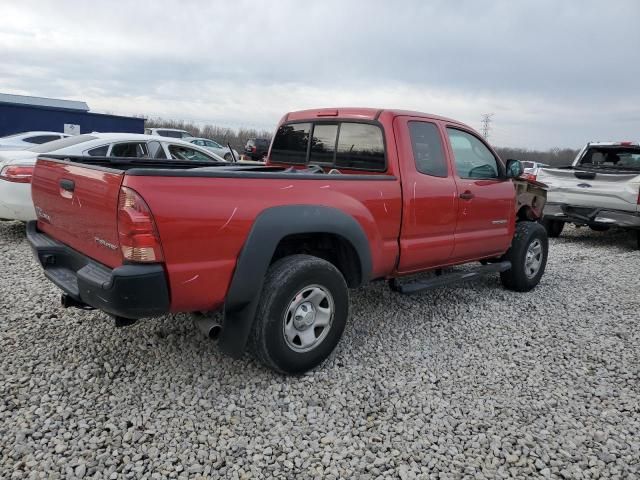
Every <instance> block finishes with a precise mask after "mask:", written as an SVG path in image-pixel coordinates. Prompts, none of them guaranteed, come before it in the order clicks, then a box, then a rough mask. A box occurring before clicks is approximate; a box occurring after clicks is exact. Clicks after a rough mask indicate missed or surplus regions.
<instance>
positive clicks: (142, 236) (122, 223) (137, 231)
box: [118, 187, 164, 262]
mask: <svg viewBox="0 0 640 480" xmlns="http://www.w3.org/2000/svg"><path fill="white" fill-rule="evenodd" d="M118 236H119V238H120V248H121V250H122V256H123V257H124V259H125V260H130V261H132V262H161V261H162V260H163V258H164V257H163V255H162V246H161V245H160V236H159V235H158V229H157V228H156V222H155V221H154V220H153V215H152V214H151V210H150V209H149V206H148V205H147V204H146V203H145V201H144V200H143V199H142V197H141V196H140V195H138V194H137V193H136V192H135V191H134V190H131V189H130V188H127V187H121V188H120V196H119V197H118Z"/></svg>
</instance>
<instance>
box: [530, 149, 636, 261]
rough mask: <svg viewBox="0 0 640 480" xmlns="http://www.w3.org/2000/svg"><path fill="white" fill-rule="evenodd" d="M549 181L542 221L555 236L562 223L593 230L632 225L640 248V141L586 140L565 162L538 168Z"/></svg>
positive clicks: (540, 175) (540, 173)
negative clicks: (562, 165) (551, 166)
mask: <svg viewBox="0 0 640 480" xmlns="http://www.w3.org/2000/svg"><path fill="white" fill-rule="evenodd" d="M537 180H538V181H540V182H542V183H544V184H546V185H547V186H548V189H549V191H548V194H547V197H548V198H547V204H546V206H545V208H544V212H543V220H542V223H543V225H544V226H545V228H546V229H547V232H548V234H549V236H550V237H558V236H559V235H560V234H561V233H562V230H563V228H564V225H565V224H566V223H574V224H576V225H581V226H582V225H584V226H588V227H589V228H591V229H592V230H595V231H605V230H608V229H609V228H611V227H619V228H626V229H633V230H634V231H635V232H636V241H637V248H639V249H640V144H638V143H635V142H594V143H588V144H587V145H586V146H585V147H584V148H583V149H582V150H581V151H580V153H579V154H578V155H577V157H576V159H575V160H574V162H573V164H572V165H571V166H568V167H560V168H542V169H540V170H539V171H538V175H537Z"/></svg>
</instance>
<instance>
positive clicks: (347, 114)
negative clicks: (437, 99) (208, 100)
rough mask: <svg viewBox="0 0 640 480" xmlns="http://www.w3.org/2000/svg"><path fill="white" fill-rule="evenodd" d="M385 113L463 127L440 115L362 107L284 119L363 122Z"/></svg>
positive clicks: (317, 110) (321, 110)
mask: <svg viewBox="0 0 640 480" xmlns="http://www.w3.org/2000/svg"><path fill="white" fill-rule="evenodd" d="M383 113H387V114H391V116H392V117H399V116H410V117H422V118H429V119H432V120H442V121H445V122H449V123H455V124H457V125H463V124H462V123H461V122H458V121H456V120H453V119H451V118H447V117H442V116H439V115H433V114H431V113H424V112H414V111H411V110H400V109H387V108H360V107H340V108H314V109H310V110H298V111H295V112H289V113H287V114H286V115H285V116H284V118H283V119H282V121H283V122H285V121H295V120H309V119H315V118H328V119H329V118H331V117H340V118H354V119H362V120H376V119H378V118H379V117H380V115H382V114H383Z"/></svg>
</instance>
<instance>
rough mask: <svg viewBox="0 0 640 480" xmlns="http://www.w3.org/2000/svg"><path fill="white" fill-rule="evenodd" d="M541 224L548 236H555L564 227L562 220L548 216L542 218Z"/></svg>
mask: <svg viewBox="0 0 640 480" xmlns="http://www.w3.org/2000/svg"><path fill="white" fill-rule="evenodd" d="M541 223H542V226H543V227H544V229H545V230H546V231H547V236H548V237H550V238H557V237H559V236H560V234H561V233H562V230H563V229H564V222H563V221H562V220H551V219H550V218H543V219H542V222H541Z"/></svg>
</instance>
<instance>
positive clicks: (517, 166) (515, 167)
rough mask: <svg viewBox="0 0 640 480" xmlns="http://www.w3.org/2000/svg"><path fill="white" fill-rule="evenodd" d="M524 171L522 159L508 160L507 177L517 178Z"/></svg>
mask: <svg viewBox="0 0 640 480" xmlns="http://www.w3.org/2000/svg"><path fill="white" fill-rule="evenodd" d="M523 173H524V167H523V166H522V162H520V160H514V159H509V160H507V178H516V177H519V176H520V175H522V174H523Z"/></svg>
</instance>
